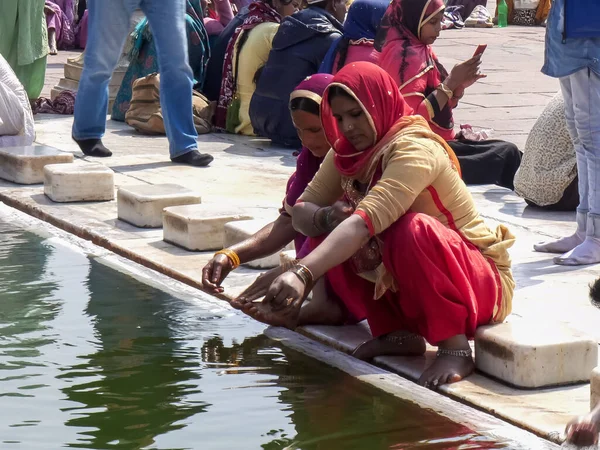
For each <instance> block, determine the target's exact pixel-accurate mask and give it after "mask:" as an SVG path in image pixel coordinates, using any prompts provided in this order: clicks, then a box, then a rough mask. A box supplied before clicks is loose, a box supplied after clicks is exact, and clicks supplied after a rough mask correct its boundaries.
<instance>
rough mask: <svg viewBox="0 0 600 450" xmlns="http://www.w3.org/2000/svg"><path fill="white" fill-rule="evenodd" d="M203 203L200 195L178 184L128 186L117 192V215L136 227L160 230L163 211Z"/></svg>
mask: <svg viewBox="0 0 600 450" xmlns="http://www.w3.org/2000/svg"><path fill="white" fill-rule="evenodd" d="M201 202H202V200H201V198H200V196H199V195H198V194H196V193H194V192H193V191H191V190H189V189H186V188H184V187H183V186H179V185H178V184H143V185H139V186H127V187H122V188H119V190H118V191H117V211H118V212H117V215H118V217H119V219H121V220H124V221H125V222H129V223H130V224H132V225H135V226H136V227H141V228H160V227H162V222H163V220H162V214H163V209H165V208H168V207H169V206H180V205H194V204H198V203H201Z"/></svg>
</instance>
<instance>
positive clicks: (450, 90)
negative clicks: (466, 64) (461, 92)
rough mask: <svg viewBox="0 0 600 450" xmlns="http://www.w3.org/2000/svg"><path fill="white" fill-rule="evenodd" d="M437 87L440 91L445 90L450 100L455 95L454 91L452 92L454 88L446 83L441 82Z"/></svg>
mask: <svg viewBox="0 0 600 450" xmlns="http://www.w3.org/2000/svg"><path fill="white" fill-rule="evenodd" d="M437 89H438V91H440V92H443V93H444V94H445V95H446V97H448V100H450V99H451V98H452V97H453V96H454V92H452V89H450V88H449V87H448V86H446V85H445V84H444V83H442V84H440V85H439V86H438V87H437Z"/></svg>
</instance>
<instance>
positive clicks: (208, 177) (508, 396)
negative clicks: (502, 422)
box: [0, 2, 600, 440]
mask: <svg viewBox="0 0 600 450" xmlns="http://www.w3.org/2000/svg"><path fill="white" fill-rule="evenodd" d="M491 3H492V4H491V5H489V8H490V9H491V10H492V9H493V6H494V3H493V2H491ZM543 34H544V29H541V28H521V27H508V28H506V29H492V30H490V29H486V30H481V29H464V30H459V31H447V32H444V33H443V35H442V38H441V39H440V40H439V42H438V43H436V52H437V54H438V56H439V57H440V59H441V61H442V62H443V63H444V64H445V65H446V66H447V68H448V69H451V67H452V65H453V64H455V63H457V62H460V61H462V60H464V59H466V58H468V57H470V56H471V55H472V53H473V51H474V49H475V48H476V47H477V45H478V44H480V43H487V44H488V50H487V51H486V53H485V56H484V64H483V70H484V71H485V72H486V73H487V74H488V78H487V79H485V80H483V81H482V82H480V83H478V84H477V85H476V86H474V87H473V88H472V89H470V90H469V91H468V92H467V94H466V95H465V98H464V103H463V104H462V105H461V106H460V107H459V108H458V109H457V110H456V123H457V124H460V123H470V124H472V125H475V126H481V127H485V128H494V129H495V130H496V132H495V134H494V137H500V138H504V139H507V140H510V141H512V142H514V143H516V144H517V145H518V146H520V148H523V146H524V143H525V140H526V137H527V134H528V132H529V130H530V129H531V126H532V125H533V123H534V122H535V119H536V118H537V116H538V115H539V113H540V112H541V111H542V110H543V108H544V105H545V104H546V103H547V102H549V101H550V98H551V97H552V96H553V95H554V94H555V93H556V92H557V90H558V82H557V81H556V80H553V79H550V78H547V77H544V76H543V75H542V74H541V73H540V72H539V69H540V67H541V65H542V62H543ZM36 125H37V142H39V143H43V144H46V145H51V146H54V147H57V148H60V149H61V150H63V151H68V152H71V153H73V154H74V155H75V156H76V164H90V163H92V162H94V163H101V164H105V165H107V166H108V167H110V168H111V169H113V170H114V171H115V185H116V187H119V186H128V185H129V186H131V185H139V184H140V183H149V184H161V183H177V184H180V185H182V186H185V187H187V188H189V189H192V190H194V191H196V192H198V193H199V194H200V195H201V196H202V200H203V203H209V204H210V203H214V204H221V205H227V206H233V207H239V208H243V209H244V211H245V212H248V213H250V214H252V215H253V216H254V217H257V218H274V217H276V215H277V209H278V208H279V207H280V206H281V201H282V198H283V194H284V190H285V184H286V181H287V179H288V177H289V176H290V174H291V173H292V172H293V170H294V167H295V158H294V157H293V156H292V152H291V151H289V150H284V149H279V148H275V147H272V146H271V145H270V144H269V142H267V141H265V140H264V139H260V138H252V139H248V138H244V137H239V136H231V135H224V134H209V135H203V136H200V137H199V139H198V141H199V146H200V149H201V151H205V152H209V153H211V154H213V155H214V156H215V161H214V162H213V163H212V164H211V166H210V167H209V168H204V169H200V168H192V167H186V166H181V165H176V164H171V163H170V162H169V158H168V143H167V141H166V138H164V137H149V136H143V135H140V134H137V133H135V132H134V131H133V130H132V129H130V128H129V127H127V126H126V125H125V124H122V123H117V122H112V121H109V123H108V128H107V133H106V136H105V139H104V141H105V143H106V145H107V146H108V147H109V148H111V150H113V153H114V155H113V157H112V158H107V159H99V158H89V157H85V158H84V157H83V155H82V154H81V152H80V151H79V150H78V148H77V146H76V145H75V144H74V143H73V142H72V141H71V139H70V128H71V125H72V117H60V116H44V115H40V116H36ZM471 191H472V193H473V195H474V198H475V200H476V202H477V205H478V207H479V209H480V211H481V212H482V214H483V215H484V216H485V217H486V219H487V220H488V221H489V222H490V225H494V224H496V223H499V222H503V223H506V224H508V225H509V227H510V228H511V230H512V231H513V232H514V233H515V234H516V236H517V243H516V245H515V247H514V248H513V250H512V252H511V253H512V256H513V261H514V273H515V278H516V280H517V291H516V295H515V301H514V313H513V316H512V317H511V320H518V319H522V320H531V321H546V322H549V323H552V322H564V323H566V324H569V325H570V326H572V327H575V328H578V329H580V330H582V331H584V332H587V333H590V334H591V335H592V336H594V337H595V338H596V339H597V340H598V341H599V342H600V331H599V330H600V329H599V328H598V327H597V324H598V323H599V320H600V311H598V310H596V309H595V308H593V307H592V306H591V305H590V304H589V301H588V298H587V289H588V288H587V285H588V284H589V283H590V282H591V281H593V280H594V279H595V278H596V276H597V275H598V269H597V266H591V267H584V268H565V267H559V266H554V265H553V264H552V259H551V258H552V256H551V255H545V254H538V253H534V252H533V251H532V245H533V243H535V242H537V241H539V240H543V239H545V238H547V237H558V236H561V235H564V234H566V233H568V232H570V231H571V230H572V229H573V222H574V216H573V214H565V213H562V214H560V213H547V212H543V213H542V212H539V211H535V210H532V209H531V208H527V207H526V205H525V203H524V202H523V201H522V200H521V199H519V198H518V197H516V196H515V195H514V194H513V193H511V192H509V191H507V190H504V189H500V188H495V187H490V186H481V187H473V188H472V189H471ZM0 200H1V201H3V202H5V203H7V204H8V205H10V206H13V207H16V208H18V209H21V210H23V211H25V212H27V213H29V214H31V215H34V216H36V217H39V218H41V219H43V220H46V221H48V222H50V223H52V224H54V225H57V226H58V227H60V228H63V229H65V230H67V231H70V232H72V233H74V234H77V235H79V236H80V237H83V238H85V239H89V240H91V241H93V242H95V243H96V244H98V245H101V246H103V247H105V248H109V249H111V250H112V251H114V252H116V253H118V254H120V255H123V256H127V257H128V258H130V259H132V260H135V261H137V262H140V263H142V264H144V265H146V266H147V267H150V268H153V269H155V270H158V271H160V272H162V273H165V274H168V275H169V276H171V277H173V278H175V279H178V280H180V281H184V282H185V283H187V284H189V285H191V286H194V287H200V278H201V270H202V267H203V266H204V264H205V263H206V262H207V261H208V259H209V258H210V257H211V253H201V252H188V251H186V250H182V249H179V248H177V247H175V246H172V245H170V244H167V243H165V242H164V241H162V231H161V230H140V229H137V228H135V227H133V226H131V225H128V224H125V223H124V222H121V221H118V220H117V207H116V202H105V203H83V204H73V205H57V204H52V203H51V202H50V201H49V200H48V199H47V198H45V196H44V195H43V193H42V190H41V189H40V188H39V187H32V188H29V187H18V186H16V185H13V184H11V183H8V182H1V181H0ZM259 273H260V272H259V271H255V270H251V269H247V268H239V269H237V270H236V271H235V272H234V273H233V274H231V275H230V276H229V277H228V279H227V280H226V283H225V288H226V291H225V293H226V294H227V295H229V296H234V295H236V294H237V293H239V292H241V290H243V289H244V287H245V286H247V285H248V284H249V283H250V282H251V281H252V280H254V278H255V277H256V276H257V275H258V274H259ZM352 330H354V331H352ZM301 331H303V332H304V333H306V334H309V335H311V336H316V335H317V334H316V333H317V331H315V329H311V328H308V329H306V330H301ZM357 331H358V334H357ZM330 332H332V333H333V334H332V336H334V337H335V340H336V344H337V345H336V346H338V347H339V346H342V347H345V348H346V350H350V349H353V348H354V347H355V346H356V343H357V342H359V341H360V342H362V340H364V337H365V336H367V337H368V334H366V335H365V334H364V333H367V332H366V331H365V330H364V329H363V330H361V329H353V328H341V327H340V328H335V329H334V331H331V330H330ZM321 334H322V333H321ZM320 337H321V339H322V338H323V336H320ZM330 340H331V339H330ZM360 342H359V343H360ZM380 363H381V364H387V365H388V366H390V367H391V366H393V368H394V370H396V371H398V372H400V373H402V374H403V375H404V376H406V377H407V378H410V379H416V378H418V376H419V375H420V373H421V371H422V370H423V368H424V367H425V365H426V364H427V358H404V359H403V358H393V359H392V358H383V359H382V360H381V361H380ZM442 392H444V393H446V394H447V395H449V396H453V397H455V398H458V399H460V400H461V401H463V402H465V403H468V404H472V405H476V406H478V407H480V408H482V409H485V410H486V411H489V412H490V413H492V414H496V415H498V416H501V417H503V418H504V419H506V420H507V421H509V422H513V423H516V424H518V425H519V426H522V427H524V428H527V429H529V430H532V431H534V432H535V433H538V434H540V435H542V436H544V437H546V438H549V439H553V440H557V433H559V432H561V431H562V430H563V429H564V425H565V424H566V422H567V420H568V419H569V418H570V417H572V416H573V415H576V414H582V413H585V412H587V410H588V404H589V395H590V394H589V385H585V384H584V385H579V386H576V387H568V388H564V387H563V388H560V389H550V390H543V391H522V390H516V389H513V388H510V387H507V386H504V385H502V384H500V383H498V382H496V381H494V380H491V379H489V378H486V377H484V376H482V375H479V374H476V375H474V376H472V377H470V378H469V379H467V380H465V381H463V382H461V383H458V384H456V385H454V386H448V387H444V388H442Z"/></svg>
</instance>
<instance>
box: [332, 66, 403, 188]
mask: <svg viewBox="0 0 600 450" xmlns="http://www.w3.org/2000/svg"><path fill="white" fill-rule="evenodd" d="M331 86H340V87H342V88H343V89H344V90H345V91H346V92H348V93H349V94H350V95H351V96H352V97H354V98H355V99H356V101H357V102H358V103H359V104H360V105H361V107H362V109H363V111H364V112H365V114H366V115H367V117H368V119H369V122H371V126H372V127H373V129H374V130H375V142H373V146H372V147H370V148H368V149H366V150H365V151H362V152H358V151H357V150H356V148H354V146H353V145H352V144H351V143H350V142H349V141H348V140H347V139H346V138H345V137H344V135H343V134H342V132H341V131H340V130H339V128H338V124H337V120H336V119H335V117H333V113H332V112H331V107H330V106H329V91H330V88H331ZM411 114H412V109H410V108H409V106H408V105H407V104H406V102H405V101H404V98H402V95H401V94H400V92H399V91H398V86H397V85H396V83H395V82H394V80H393V79H392V77H391V76H390V75H388V73H387V72H385V71H384V70H383V69H381V68H380V67H378V66H376V65H375V64H372V63H369V62H356V63H352V64H349V65H347V66H346V67H344V68H343V69H342V70H340V71H339V72H338V73H337V74H336V75H335V77H333V81H332V83H331V84H330V85H329V87H328V88H327V90H326V91H325V94H324V95H323V102H322V103H321V122H322V123H323V129H324V130H325V135H326V136H327V140H328V141H329V144H330V145H331V147H332V148H333V150H334V151H335V153H336V155H335V165H336V167H337V169H338V170H339V172H340V173H341V174H342V175H344V176H354V175H356V174H357V173H358V172H359V171H361V169H362V168H363V167H364V166H365V165H366V164H367V163H368V161H370V160H371V159H372V158H373V156H374V155H375V153H376V152H377V151H378V150H379V149H380V146H378V145H377V144H378V143H379V142H381V141H382V140H383V139H384V137H385V136H386V134H387V133H388V132H389V131H390V130H391V129H392V128H393V127H394V125H395V124H396V123H397V122H398V121H399V120H400V119H401V118H402V117H404V116H409V115H411Z"/></svg>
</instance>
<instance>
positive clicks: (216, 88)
mask: <svg viewBox="0 0 600 450" xmlns="http://www.w3.org/2000/svg"><path fill="white" fill-rule="evenodd" d="M249 12H250V11H249V9H248V7H245V8H243V9H242V10H240V12H238V13H237V14H236V15H235V17H234V18H233V19H232V20H231V22H229V24H228V25H227V26H226V27H225V29H224V30H223V31H222V32H221V34H219V35H218V36H216V37H215V38H213V39H212V40H211V42H210V59H209V60H208V66H206V78H205V80H204V88H203V89H202V93H203V94H204V95H205V96H206V98H208V99H209V100H211V101H218V100H219V94H220V93H221V82H222V77H223V61H225V52H226V51H227V46H228V45H229V40H230V39H231V37H232V36H233V34H234V33H235V30H236V29H237V28H238V27H239V26H240V25H241V24H242V23H243V22H244V20H245V19H246V17H247V16H248V13H249Z"/></svg>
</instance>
